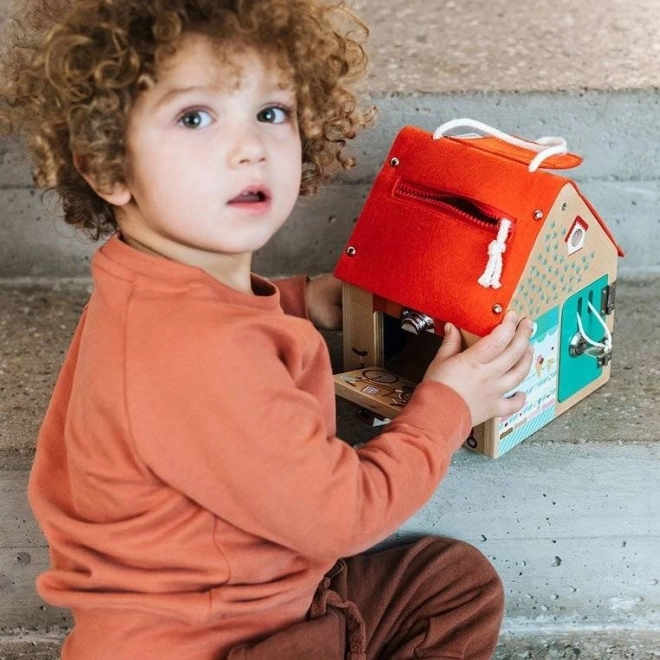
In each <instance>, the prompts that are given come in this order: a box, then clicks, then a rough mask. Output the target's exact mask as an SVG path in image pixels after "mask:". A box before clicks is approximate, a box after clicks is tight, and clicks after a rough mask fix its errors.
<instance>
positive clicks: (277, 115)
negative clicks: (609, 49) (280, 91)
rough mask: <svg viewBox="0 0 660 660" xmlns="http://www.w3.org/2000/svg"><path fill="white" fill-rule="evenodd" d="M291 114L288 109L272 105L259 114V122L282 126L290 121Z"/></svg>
mask: <svg viewBox="0 0 660 660" xmlns="http://www.w3.org/2000/svg"><path fill="white" fill-rule="evenodd" d="M290 115H291V112H290V111H289V109H288V108H284V107H282V106H279V105H271V106H268V107H267V108H264V109H263V110H262V111H261V112H259V114H257V120H258V121H262V122H265V123H267V124H282V123H284V122H285V121H287V120H288V119H289V116H290Z"/></svg>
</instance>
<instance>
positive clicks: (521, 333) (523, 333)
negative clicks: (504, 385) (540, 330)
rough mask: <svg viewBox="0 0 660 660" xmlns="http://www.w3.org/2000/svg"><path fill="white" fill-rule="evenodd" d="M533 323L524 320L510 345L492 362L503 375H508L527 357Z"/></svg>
mask: <svg viewBox="0 0 660 660" xmlns="http://www.w3.org/2000/svg"><path fill="white" fill-rule="evenodd" d="M532 327H533V326H532V322H531V321H530V320H529V319H523V320H522V321H521V322H520V323H519V324H518V327H517V328H516V331H515V333H514V334H513V337H512V338H511V341H510V342H509V345H508V346H507V347H506V348H505V349H504V350H503V351H502V352H501V353H500V354H499V355H498V356H496V357H495V358H494V359H493V360H492V364H493V367H494V368H495V369H496V370H497V371H499V372H500V373H502V374H505V373H507V372H508V371H509V370H510V369H512V368H513V367H514V365H516V364H518V362H519V361H520V360H521V359H522V358H523V357H524V356H525V354H526V352H527V350H528V348H529V339H530V337H531V335H532Z"/></svg>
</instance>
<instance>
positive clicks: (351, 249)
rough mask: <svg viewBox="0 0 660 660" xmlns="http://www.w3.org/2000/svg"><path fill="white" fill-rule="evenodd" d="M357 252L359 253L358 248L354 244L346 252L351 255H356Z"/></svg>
mask: <svg viewBox="0 0 660 660" xmlns="http://www.w3.org/2000/svg"><path fill="white" fill-rule="evenodd" d="M356 253H357V250H356V249H355V248H354V247H353V246H352V245H351V246H350V247H348V248H347V249H346V254H347V255H348V256H349V257H354V256H355V255H356Z"/></svg>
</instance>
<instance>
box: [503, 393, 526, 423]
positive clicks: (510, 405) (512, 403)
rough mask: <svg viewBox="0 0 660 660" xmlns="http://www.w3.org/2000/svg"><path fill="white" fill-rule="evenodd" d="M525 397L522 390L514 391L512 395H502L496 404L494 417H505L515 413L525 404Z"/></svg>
mask: <svg viewBox="0 0 660 660" xmlns="http://www.w3.org/2000/svg"><path fill="white" fill-rule="evenodd" d="M526 399H527V397H526V395H525V393H524V392H516V393H515V394H514V395H513V396H509V397H502V399H501V400H500V401H499V402H498V404H497V408H498V410H497V414H496V415H495V416H496V417H506V416H508V415H513V414H514V413H517V412H518V411H519V410H521V409H522V407H523V406H524V405H525V400H526Z"/></svg>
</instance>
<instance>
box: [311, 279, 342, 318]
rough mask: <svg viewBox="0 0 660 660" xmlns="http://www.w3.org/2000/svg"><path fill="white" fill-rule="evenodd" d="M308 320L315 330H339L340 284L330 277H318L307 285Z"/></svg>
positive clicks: (340, 308) (340, 315) (340, 313)
mask: <svg viewBox="0 0 660 660" xmlns="http://www.w3.org/2000/svg"><path fill="white" fill-rule="evenodd" d="M307 309H308V311H309V318H310V320H311V321H312V323H313V324H314V325H315V326H316V327H317V328H322V329H323V330H341V326H342V311H341V310H342V305H341V282H340V281H339V280H338V279H337V278H335V277H333V276H332V275H320V276H319V277H315V278H314V279H313V280H310V281H309V282H308V283H307Z"/></svg>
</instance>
